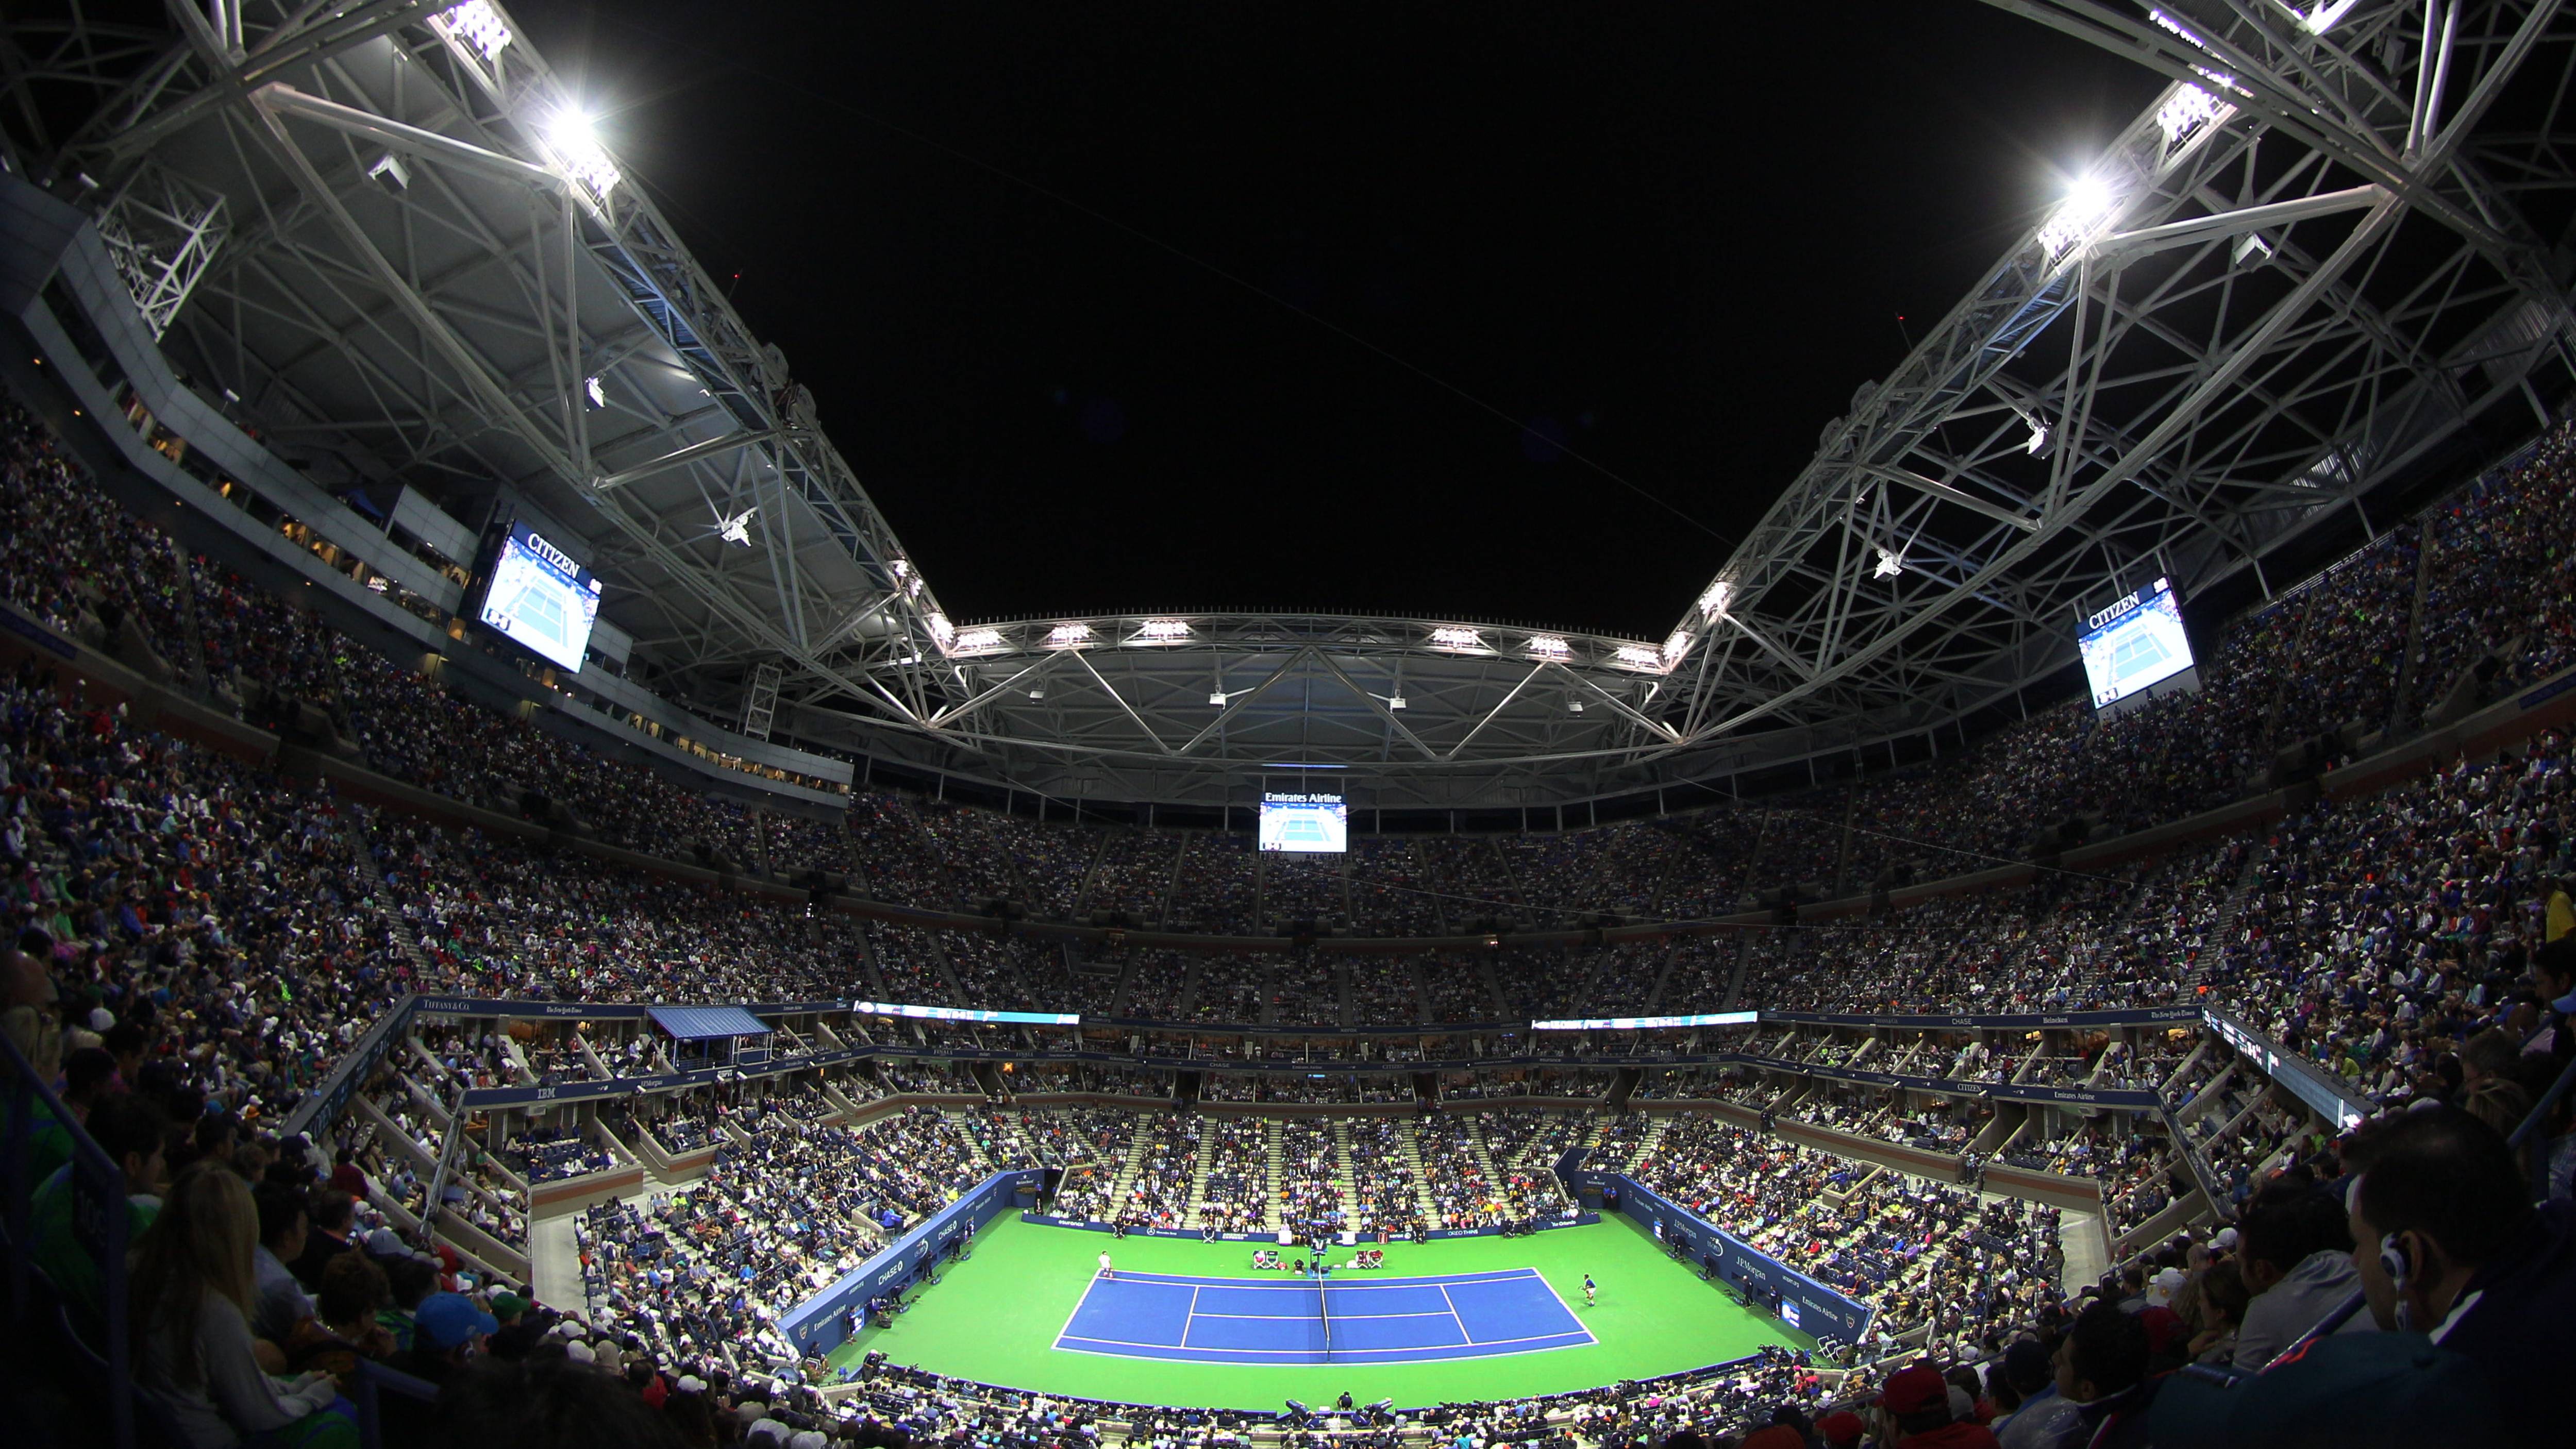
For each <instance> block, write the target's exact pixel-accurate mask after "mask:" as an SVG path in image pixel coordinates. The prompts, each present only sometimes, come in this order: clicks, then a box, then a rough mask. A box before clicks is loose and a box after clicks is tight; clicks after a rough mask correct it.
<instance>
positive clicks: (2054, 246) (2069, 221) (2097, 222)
mask: <svg viewBox="0 0 2576 1449" xmlns="http://www.w3.org/2000/svg"><path fill="white" fill-rule="evenodd" d="M2119 209H2120V193H2119V191H2118V190H2117V189H2116V188H2114V187H2113V186H2112V185H2111V183H2110V181H2109V180H2108V179H2107V178H2105V177H2103V176H2101V175H2100V174H2098V173H2095V172H2086V173H2085V174H2084V175H2082V176H2079V177H2077V178H2076V179H2075V184H2074V185H2072V186H2069V187H2068V188H2066V199H2065V200H2064V201H2061V202H2059V203H2058V204H2057V210H2056V211H2055V212H2054V213H2052V214H2051V215H2050V216H2049V218H2048V224H2047V225H2046V226H2043V227H2041V228H2040V229H2039V244H2040V245H2041V246H2042V247H2044V248H2046V249H2047V251H2048V254H2049V256H2050V257H2051V258H2052V259H2054V258H2057V257H2061V256H2064V255H2065V254H2066V253H2067V252H2069V251H2071V250H2073V249H2074V248H2075V246H2076V245H2077V244H2079V243H2081V242H2083V241H2084V240H2085V239H2086V238H2088V237H2090V236H2091V235H2092V234H2093V233H2094V232H2095V231H2096V230H2098V229H2099V228H2100V227H2101V226H2102V224H2103V223H2104V222H2106V221H2109V220H2110V219H2111V217H2112V215H2113V214H2114V213H2116V212H2117V211H2118V210H2119Z"/></svg>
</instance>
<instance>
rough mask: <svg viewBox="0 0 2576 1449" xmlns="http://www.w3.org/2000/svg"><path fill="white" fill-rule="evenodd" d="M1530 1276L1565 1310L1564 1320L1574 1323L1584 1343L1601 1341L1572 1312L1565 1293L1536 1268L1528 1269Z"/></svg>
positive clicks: (1572, 1308)
mask: <svg viewBox="0 0 2576 1449" xmlns="http://www.w3.org/2000/svg"><path fill="white" fill-rule="evenodd" d="M1530 1276H1531V1277H1533V1278H1538V1286H1540V1287H1541V1288H1544V1289H1546V1290H1547V1293H1548V1296H1549V1297H1551V1298H1553V1299H1555V1300H1556V1306H1557V1307H1559V1308H1562V1309H1564V1310H1565V1319H1566V1321H1567V1322H1568V1323H1571V1324H1573V1325H1574V1327H1575V1331H1576V1332H1579V1333H1581V1334H1582V1335H1583V1341H1584V1342H1586V1343H1599V1342H1600V1341H1601V1340H1600V1339H1598V1338H1595V1337H1593V1334H1592V1330H1591V1329H1590V1328H1588V1327H1585V1326H1584V1322H1583V1320H1582V1319H1581V1318H1579V1317H1577V1316H1575V1312H1574V1305H1573V1304H1571V1303H1568V1302H1566V1301H1565V1295H1564V1294H1562V1293H1559V1292H1557V1291H1556V1285H1555V1284H1553V1283H1550V1282H1549V1281H1547V1280H1546V1279H1545V1278H1541V1277H1539V1274H1538V1271H1537V1270H1536V1269H1532V1270H1531V1271H1530ZM1496 1341H1497V1342H1508V1341H1509V1340H1496Z"/></svg>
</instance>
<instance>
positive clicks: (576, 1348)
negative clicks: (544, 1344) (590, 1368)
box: [564, 1338, 599, 1363]
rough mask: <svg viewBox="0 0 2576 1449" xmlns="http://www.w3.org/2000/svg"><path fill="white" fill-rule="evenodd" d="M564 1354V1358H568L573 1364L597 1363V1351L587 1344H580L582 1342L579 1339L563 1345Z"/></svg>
mask: <svg viewBox="0 0 2576 1449" xmlns="http://www.w3.org/2000/svg"><path fill="white" fill-rule="evenodd" d="M564 1354H565V1356H566V1357H568V1358H570V1359H571V1360H572V1361H573V1362H574V1363H597V1362H599V1353H598V1351H597V1350H595V1349H593V1348H592V1347H591V1346H590V1345H589V1344H586V1343H584V1342H582V1341H581V1340H580V1339H578V1338H576V1339H574V1340H573V1341H572V1342H570V1343H567V1344H565V1345H564Z"/></svg>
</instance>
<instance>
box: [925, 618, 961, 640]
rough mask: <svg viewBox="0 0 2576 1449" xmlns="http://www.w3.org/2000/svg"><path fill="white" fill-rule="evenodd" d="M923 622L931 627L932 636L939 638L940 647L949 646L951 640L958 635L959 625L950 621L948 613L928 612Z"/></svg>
mask: <svg viewBox="0 0 2576 1449" xmlns="http://www.w3.org/2000/svg"><path fill="white" fill-rule="evenodd" d="M921 622H922V623H923V624H925V625H927V626H928V627H929V629H930V637H931V638H933V639H936V640H938V641H939V647H941V648H943V649H945V648H947V647H948V641H949V640H951V639H954V638H956V637H957V626H956V625H954V624H951V623H949V622H948V616H947V615H946V614H937V613H934V614H928V615H925V616H923V618H922V621H921Z"/></svg>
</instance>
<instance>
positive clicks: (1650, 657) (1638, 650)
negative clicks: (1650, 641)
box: [1611, 644, 1664, 669]
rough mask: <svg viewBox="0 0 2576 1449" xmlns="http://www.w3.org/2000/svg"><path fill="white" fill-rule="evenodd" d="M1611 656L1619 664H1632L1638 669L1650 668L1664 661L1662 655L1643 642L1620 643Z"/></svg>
mask: <svg viewBox="0 0 2576 1449" xmlns="http://www.w3.org/2000/svg"><path fill="white" fill-rule="evenodd" d="M1611 658H1613V659H1615V660H1617V661H1618V662H1619V663H1621V664H1630V665H1634V666H1636V667H1637V668H1640V669H1652V668H1655V667H1656V666H1657V665H1660V664H1662V663H1663V662H1664V657H1663V656H1662V655H1660V654H1657V653H1656V652H1655V651H1654V650H1652V649H1649V648H1647V647H1646V646H1645V645H1643V644H1622V645H1620V646H1619V648H1618V652H1616V653H1615V654H1613V655H1611Z"/></svg>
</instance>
